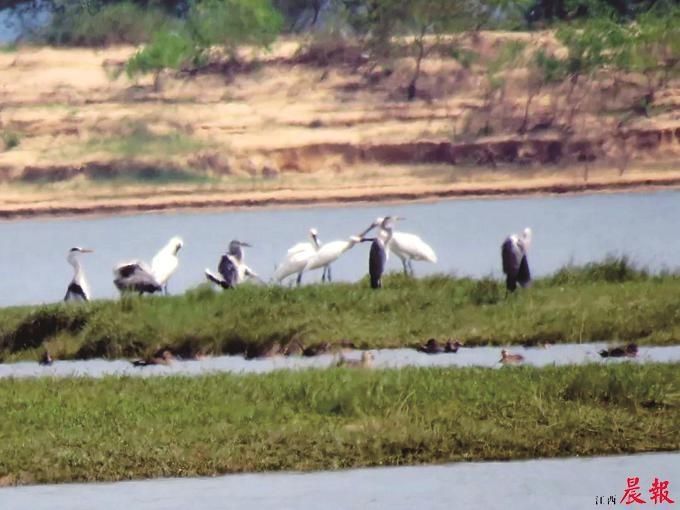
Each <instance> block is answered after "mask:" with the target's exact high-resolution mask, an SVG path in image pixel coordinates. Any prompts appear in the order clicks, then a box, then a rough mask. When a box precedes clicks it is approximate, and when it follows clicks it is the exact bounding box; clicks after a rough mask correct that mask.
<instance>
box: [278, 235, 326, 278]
mask: <svg viewBox="0 0 680 510" xmlns="http://www.w3.org/2000/svg"><path fill="white" fill-rule="evenodd" d="M309 237H310V240H311V242H301V243H297V244H295V245H294V246H293V247H291V248H290V249H289V250H288V252H287V253H286V258H285V259H283V262H281V263H280V264H279V265H278V266H277V267H276V270H275V271H274V276H273V277H272V279H273V280H274V281H276V282H279V283H280V282H281V281H283V280H284V279H285V278H287V277H289V276H290V275H293V274H296V273H297V280H296V282H297V285H300V283H301V282H302V273H303V272H304V271H305V267H306V266H307V263H308V262H309V261H310V260H311V259H312V258H313V257H314V256H315V255H316V253H317V251H318V250H319V248H320V247H321V240H320V239H319V233H318V232H317V230H316V229H315V228H311V229H309ZM325 275H326V268H324V272H323V275H322V279H323V278H324V277H325Z"/></svg>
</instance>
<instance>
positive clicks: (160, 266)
mask: <svg viewBox="0 0 680 510" xmlns="http://www.w3.org/2000/svg"><path fill="white" fill-rule="evenodd" d="M177 266H179V259H178V258H177V257H176V256H175V254H174V253H171V252H169V251H167V250H165V251H163V250H161V251H160V252H159V253H158V254H157V255H156V256H155V257H154V258H153V260H152V261H151V274H153V276H154V278H155V279H156V281H157V282H158V283H160V284H161V285H164V284H165V283H166V282H167V281H168V280H169V279H170V277H171V276H172V275H173V273H174V272H175V271H176V270H177Z"/></svg>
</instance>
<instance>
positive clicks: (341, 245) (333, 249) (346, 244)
mask: <svg viewBox="0 0 680 510" xmlns="http://www.w3.org/2000/svg"><path fill="white" fill-rule="evenodd" d="M360 242H361V237H359V236H350V237H349V239H348V240H347V241H331V242H330V243H327V244H324V245H323V246H321V247H320V248H319V249H318V250H317V252H316V253H315V254H314V255H313V256H312V257H311V258H310V259H309V261H308V262H307V265H306V266H305V268H304V271H311V270H312V269H318V268H320V267H323V268H324V272H323V274H322V275H321V281H322V282H325V281H326V280H328V281H329V282H330V281H332V279H331V264H332V263H333V262H335V261H336V260H338V259H339V258H340V255H342V254H343V253H345V252H346V251H347V250H349V249H351V248H353V247H354V245H356V244H357V243H360Z"/></svg>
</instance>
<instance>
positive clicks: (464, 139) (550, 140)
mask: <svg viewBox="0 0 680 510" xmlns="http://www.w3.org/2000/svg"><path fill="white" fill-rule="evenodd" d="M513 37H524V38H526V37H529V36H526V35H522V34H519V35H513ZM537 37H538V36H537ZM544 38H545V36H544ZM543 42H545V41H543ZM476 44H477V46H478V47H477V48H476V50H478V51H480V53H484V52H486V53H490V52H491V53H492V52H493V51H494V49H495V48H497V47H498V46H499V45H500V44H503V35H502V34H501V35H499V34H493V35H492V34H487V35H485V36H484V37H483V38H482V39H481V41H477V42H476ZM297 47H298V43H297V42H294V41H284V42H282V43H280V44H278V45H277V46H276V47H275V48H274V49H273V51H272V52H271V53H267V54H264V55H262V56H260V57H261V59H260V61H259V63H253V61H252V60H251V59H248V58H247V59H245V60H244V61H245V64H243V65H242V66H241V67H240V68H238V69H234V68H231V67H229V66H223V67H220V68H219V69H218V68H215V69H212V71H211V72H204V73H199V74H197V75H193V76H189V75H187V74H173V75H170V74H164V75H163V76H161V78H160V80H159V83H160V88H159V89H158V90H155V89H154V86H153V79H152V77H145V78H141V79H137V80H130V79H128V78H127V77H126V76H125V75H124V74H123V75H122V76H120V77H118V78H117V79H113V78H112V73H113V71H115V70H116V68H117V67H118V66H119V65H120V64H121V63H123V62H124V61H125V59H126V58H127V57H128V56H129V55H131V54H132V53H133V52H134V49H133V48H110V49H106V50H102V51H94V50H86V49H52V48H21V49H19V50H18V51H12V52H0V77H1V79H0V134H5V135H6V134H7V133H11V134H15V135H17V136H18V141H19V144H18V145H16V146H14V147H11V148H9V147H7V139H6V138H5V142H4V146H3V142H2V141H0V180H1V181H2V182H3V184H1V185H0V217H5V218H11V217H17V216H27V215H38V214H41V215H43V214H45V215H47V214H68V213H104V212H123V211H139V210H157V209H168V208H178V207H191V208H197V207H229V206H232V207H237V206H247V205H262V206H264V205H272V204H277V205H285V204H308V203H317V202H323V203H328V202H350V201H369V200H378V199H383V200H410V199H417V198H433V197H443V196H468V195H497V194H517V193H538V192H567V191H576V192H577V191H599V190H604V189H622V188H626V189H627V188H630V187H639V186H648V185H654V186H671V185H672V186H676V185H678V184H679V183H680V165H678V164H677V162H678V159H679V158H678V155H680V116H679V115H678V113H677V111H678V110H677V109H676V108H675V106H676V103H677V105H680V93H678V90H676V89H674V88H672V87H670V88H669V89H668V90H664V91H662V92H661V93H660V94H658V95H657V101H659V102H660V103H662V102H663V104H665V105H670V107H668V108H665V110H664V111H662V113H660V114H659V115H655V116H654V117H653V118H652V119H644V118H641V119H639V120H636V121H635V122H634V123H632V124H631V127H630V131H629V132H630V137H629V138H628V139H627V144H628V150H627V157H628V158H629V159H630V163H629V167H628V168H627V169H626V172H625V173H624V175H623V176H620V175H619V170H618V169H617V166H618V163H617V161H618V159H617V153H616V147H615V146H614V144H612V143H610V141H608V140H606V137H603V136H602V133H601V132H600V131H601V130H598V126H599V125H600V124H601V122H600V121H599V120H598V119H592V118H587V116H584V119H583V121H582V122H581V124H580V126H581V129H580V131H579V132H577V133H576V134H574V135H572V136H571V137H570V138H569V139H568V140H567V139H565V138H564V137H563V136H562V135H559V134H558V133H557V132H556V131H551V129H547V130H540V131H539V130H530V131H529V132H528V133H527V134H522V135H519V134H517V133H516V130H515V131H513V130H509V131H507V132H499V133H497V134H495V135H494V136H487V137H476V136H475V137H470V136H468V135H467V134H466V133H468V131H469V128H470V126H471V125H473V124H474V123H475V122H478V119H479V117H480V116H481V115H482V113H480V112H481V111H482V108H483V106H484V95H483V88H484V83H483V77H484V75H483V71H482V70H480V71H478V72H476V71H475V70H474V69H472V70H470V69H463V68H461V67H460V66H459V65H458V64H457V63H456V62H455V61H452V60H440V59H435V58H431V59H429V60H428V61H426V62H425V66H424V69H425V75H424V77H423V79H422V80H421V82H420V87H419V89H420V92H419V97H418V99H417V100H416V101H413V102H408V101H405V100H404V85H405V84H407V83H408V78H409V75H410V69H411V67H412V62H411V61H409V60H408V59H404V60H402V61H398V62H396V63H395V66H394V70H393V72H392V73H391V74H389V75H387V74H386V73H382V72H381V70H380V69H377V70H373V71H372V70H370V69H366V68H365V67H361V64H360V63H359V64H357V63H356V62H354V63H352V64H349V63H345V64H336V65H331V66H319V65H314V64H310V63H302V62H301V60H300V59H299V58H297V57H296V49H297ZM509 78H513V76H510V77H509ZM513 80H514V81H513ZM513 80H511V85H510V86H509V87H508V92H509V93H512V94H513V97H515V96H516V97H517V100H516V102H515V103H512V102H511V103H510V106H509V107H507V108H508V111H509V113H508V116H509V118H511V119H512V118H516V117H517V115H519V114H520V113H521V111H522V104H523V99H522V94H523V88H522V83H523V82H522V78H521V76H518V77H514V78H513ZM547 101H548V100H547V99H545V98H541V97H539V98H537V99H536V100H535V103H534V104H535V105H536V106H535V107H534V109H535V112H534V113H533V115H532V122H534V123H535V124H536V125H539V124H540V123H541V119H543V118H544V117H545V111H546V110H547V108H548V104H547ZM555 147H557V149H555ZM3 149H4V150H3ZM555 150H558V151H559V154H560V155H561V158H560V161H559V162H558V161H555V160H554V158H553V155H554V151H555ZM508 154H510V156H508ZM508 157H510V159H511V160H512V161H511V164H505V163H504V161H505V160H507V159H508ZM551 158H552V159H551ZM585 160H595V161H594V163H593V164H589V166H590V168H588V175H587V177H588V179H587V182H586V180H585V179H584V177H585V173H584V172H585V170H586V169H585V166H584V165H585V163H584V162H583V161H585ZM497 163H498V164H497ZM166 171H169V174H168V173H166Z"/></svg>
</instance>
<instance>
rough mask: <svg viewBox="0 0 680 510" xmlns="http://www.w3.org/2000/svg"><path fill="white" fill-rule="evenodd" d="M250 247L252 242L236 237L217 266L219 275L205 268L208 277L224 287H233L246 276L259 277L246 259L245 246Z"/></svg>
mask: <svg viewBox="0 0 680 510" xmlns="http://www.w3.org/2000/svg"><path fill="white" fill-rule="evenodd" d="M244 247H250V244H248V243H244V242H243V241H239V240H237V239H234V240H233V241H232V242H230V243H229V250H228V251H227V253H225V254H224V255H222V258H221V259H220V263H219V265H218V266H217V272H218V273H219V275H216V274H214V273H212V272H211V271H210V270H209V269H206V270H205V276H206V278H207V279H208V280H209V281H211V282H212V283H215V284H217V285H219V286H220V287H222V288H223V289H233V288H234V287H236V286H237V285H239V284H240V283H242V282H243V281H245V279H246V278H259V277H258V276H257V274H256V273H255V272H254V271H253V270H252V269H250V268H249V267H248V266H247V265H246V264H245V262H244V261H243V260H244V258H245V257H244V254H243V248H244Z"/></svg>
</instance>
